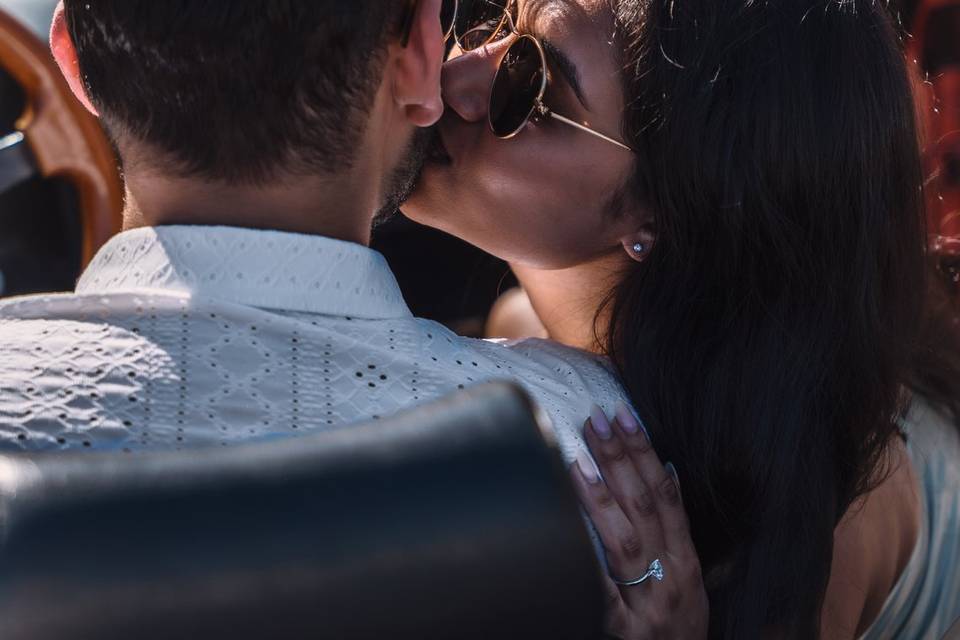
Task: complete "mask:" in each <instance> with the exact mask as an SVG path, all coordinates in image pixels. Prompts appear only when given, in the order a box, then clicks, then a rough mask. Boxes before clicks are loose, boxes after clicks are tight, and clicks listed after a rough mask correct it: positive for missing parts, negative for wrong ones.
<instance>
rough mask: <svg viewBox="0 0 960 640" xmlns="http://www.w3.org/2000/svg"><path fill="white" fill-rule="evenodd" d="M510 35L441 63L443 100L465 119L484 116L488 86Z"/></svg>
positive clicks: (476, 120)
mask: <svg viewBox="0 0 960 640" xmlns="http://www.w3.org/2000/svg"><path fill="white" fill-rule="evenodd" d="M509 40H511V38H505V39H504V40H501V41H499V42H494V43H491V44H489V45H486V46H484V47H480V48H479V49H475V50H473V51H469V52H466V53H461V54H460V55H458V56H457V57H455V58H451V59H450V60H449V61H448V62H447V63H446V64H444V65H443V76H442V81H441V82H442V87H443V101H444V102H445V103H446V105H447V106H448V107H449V108H451V109H453V110H454V111H455V112H456V113H457V115H459V116H460V117H461V118H462V119H463V120H464V121H466V122H480V121H482V120H484V119H486V117H487V108H488V106H489V104H490V87H492V86H493V78H494V77H495V76H496V74H497V69H498V68H499V66H500V60H501V59H502V58H503V55H504V53H505V52H506V48H507V47H508V46H509V42H508V41H509Z"/></svg>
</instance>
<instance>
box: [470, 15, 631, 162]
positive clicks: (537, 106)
mask: <svg viewBox="0 0 960 640" xmlns="http://www.w3.org/2000/svg"><path fill="white" fill-rule="evenodd" d="M511 22H512V21H511ZM513 33H514V35H516V36H517V39H516V40H515V41H514V42H512V43H510V46H509V47H508V48H507V50H506V51H505V52H504V54H503V57H502V58H501V59H500V63H499V66H498V67H497V74H496V75H495V76H494V79H493V84H492V85H491V86H490V102H491V104H492V103H493V88H494V87H495V86H496V83H497V78H498V77H499V76H500V70H501V69H502V67H503V61H504V60H505V59H506V57H507V56H508V55H509V54H510V49H512V48H513V47H515V46H517V44H518V43H519V42H521V41H523V40H524V39H526V40H530V41H531V42H533V44H534V46H536V48H537V53H538V54H539V55H540V65H541V67H542V69H543V72H542V73H541V74H540V75H541V76H542V78H541V81H540V88H539V90H538V91H537V97H536V98H534V100H533V104H532V105H531V106H530V111H529V113H527V115H526V117H524V119H523V120H522V121H521V122H520V124H519V125H517V128H516V129H514V130H513V131H511V132H510V133H508V134H500V133H497V130H496V128H495V127H494V124H493V114H492V113H490V109H489V108H488V109H487V122H488V124H489V125H490V130H491V131H493V135H495V136H497V137H498V138H500V139H501V140H509V139H511V138H515V137H516V136H518V135H520V132H521V131H523V129H524V127H526V126H527V124H529V122H530V121H531V120H533V121H534V122H536V121H538V120H542V119H545V118H551V119H553V120H556V121H557V122H562V123H563V124H565V125H569V126H571V127H573V128H575V129H578V130H580V131H582V132H584V133H589V134H590V135H592V136H594V137H596V138H599V139H600V140H603V141H604V142H609V143H610V144H612V145H616V146H617V147H619V148H621V149H623V150H625V151H629V152H630V153H633V152H634V151H633V149H631V148H630V147H628V146H627V145H625V144H624V143H622V142H620V141H619V140H617V139H615V138H611V137H610V136H608V135H606V134H603V133H600V132H599V131H597V130H596V129H591V128H590V127H588V126H587V125H585V124H581V123H579V122H577V121H576V120H571V119H570V118H567V117H566V116H562V115H560V114H559V113H557V112H556V111H553V110H552V109H550V107H548V106H547V105H546V104H544V102H543V96H544V95H546V93H547V86H549V78H548V75H549V67H548V66H547V54H546V52H545V51H544V49H543V44H542V43H541V42H540V39H539V38H537V37H536V36H532V35H529V34H526V33H519V32H517V31H516V30H514V31H513ZM487 44H489V43H487Z"/></svg>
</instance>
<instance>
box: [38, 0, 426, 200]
mask: <svg viewBox="0 0 960 640" xmlns="http://www.w3.org/2000/svg"><path fill="white" fill-rule="evenodd" d="M439 7H440V0H419V1H417V2H411V1H410V0H350V1H349V2H343V1H342V0H310V1H309V2H307V1H304V0H230V1H229V2H226V1H224V0H163V1H162V2H158V1H157V0H63V2H62V4H61V7H60V8H59V9H58V12H57V16H56V17H55V21H54V26H53V30H52V33H51V45H52V48H53V51H54V54H55V56H56V58H57V60H58V62H59V64H60V66H61V68H62V69H63V71H64V75H65V77H66V78H67V80H68V81H69V82H70V83H71V85H72V87H73V89H74V92H75V93H76V94H77V95H78V97H79V98H80V99H81V100H83V101H84V102H85V103H86V104H87V105H88V108H90V109H91V111H94V112H96V113H98V114H99V115H100V117H101V119H102V121H103V123H104V125H105V127H106V129H107V130H108V132H109V133H110V135H111V137H112V138H113V139H114V141H115V142H116V143H117V146H118V148H119V149H120V153H121V156H122V159H123V162H124V166H125V168H126V169H127V171H128V172H129V171H131V170H134V169H137V170H139V169H143V170H146V171H150V172H160V173H163V174H166V175H170V176H174V177H178V178H189V179H197V178H199V179H202V180H204V181H207V182H210V183H223V184H230V185H259V184H266V183H270V182H272V181H277V180H284V179H289V178H290V177H296V176H302V177H315V176H317V175H323V176H327V175H340V174H343V173H345V172H349V171H351V170H352V169H353V168H354V166H355V165H356V164H357V163H358V162H360V163H362V162H364V160H363V158H364V157H365V155H366V156H370V155H371V153H370V151H371V150H369V149H365V148H364V145H366V144H368V143H369V142H370V140H371V139H373V140H374V144H375V145H378V146H379V147H380V148H377V149H375V150H374V151H375V153H373V154H372V155H375V156H379V157H382V158H384V159H383V161H382V165H383V166H382V167H381V168H382V169H383V173H384V176H382V177H383V178H384V180H386V181H388V182H389V180H390V175H391V174H392V173H394V172H395V171H396V170H397V167H398V166H401V165H404V164H407V162H406V153H407V152H408V150H409V147H410V140H411V136H412V135H413V132H414V130H415V128H416V127H418V126H420V127H422V126H428V125H430V124H432V123H433V122H434V121H435V120H436V119H437V118H439V116H440V113H442V110H443V106H442V101H441V99H440V93H439V84H440V83H439V74H440V64H441V62H442V35H441V34H440V26H439V20H438V16H439ZM411 12H412V13H411ZM404 25H407V26H409V28H410V37H409V40H408V41H407V42H406V44H405V45H404V44H403V43H401V34H400V31H401V30H402V29H403V27H404ZM414 169H415V167H414ZM394 181H397V177H396V176H394ZM401 182H402V181H401ZM383 196H384V197H387V196H389V193H384V194H383Z"/></svg>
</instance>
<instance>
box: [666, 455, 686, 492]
mask: <svg viewBox="0 0 960 640" xmlns="http://www.w3.org/2000/svg"><path fill="white" fill-rule="evenodd" d="M663 466H664V468H665V469H666V470H667V473H669V474H670V475H671V476H672V477H673V481H674V483H676V485H677V491H679V492H680V494H681V495H683V490H682V489H681V488H680V476H679V475H677V468H676V467H675V466H673V463H672V462H668V463H667V464H665V465H663Z"/></svg>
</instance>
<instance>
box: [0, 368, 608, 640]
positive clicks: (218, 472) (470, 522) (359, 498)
mask: <svg viewBox="0 0 960 640" xmlns="http://www.w3.org/2000/svg"><path fill="white" fill-rule="evenodd" d="M0 492H2V493H0V495H2V497H3V499H2V512H0V518H2V532H3V536H4V539H3V541H2V542H3V546H2V548H0V637H2V638H4V639H7V640H14V639H19V638H30V639H31V640H43V639H45V638H98V639H99V638H103V639H112V638H117V639H121V638H122V639H124V640H129V639H133V638H137V639H138V640H144V639H150V638H164V639H169V638H198V639H214V638H271V639H276V638H310V637H312V638H337V639H340V638H520V637H523V638H538V637H544V638H551V639H553V638H595V637H599V631H600V629H601V622H602V614H603V602H602V588H601V583H600V570H599V566H598V563H597V562H596V558H595V555H594V552H593V547H592V545H591V543H590V541H589V537H588V535H587V533H586V528H585V526H584V524H583V521H582V519H581V517H580V512H579V508H578V506H577V503H576V500H575V497H574V495H573V493H572V490H571V488H570V487H569V484H568V482H567V477H566V471H565V469H564V466H563V463H562V461H561V459H560V457H559V455H558V453H557V451H556V450H555V447H554V446H553V445H552V444H551V443H550V437H549V435H547V432H546V431H544V430H543V429H542V425H540V424H538V421H537V419H536V417H535V412H534V411H533V409H532V406H531V403H530V401H529V400H528V399H527V397H526V396H525V395H524V394H523V393H522V392H521V391H519V390H518V389H517V388H515V387H512V386H509V385H506V384H491V385H485V386H480V387H476V388H474V389H471V390H468V391H466V392H464V393H461V394H458V395H456V396H454V397H452V398H450V399H447V400H444V401H441V402H439V403H437V404H434V405H431V406H426V407H423V408H420V409H416V410H413V411H410V412H408V413H405V414H402V415H400V416H397V417H395V418H392V419H387V420H380V421H376V422H372V423H369V424H363V425H358V426H352V427H344V428H341V429H338V430H336V431H331V432H327V433H323V434H320V435H315V436H309V437H302V438H297V439H285V440H282V441H275V442H269V443H261V444H256V445H251V446H246V447H244V448H238V449H232V450H226V449H224V450H195V451H190V452H182V453H169V454H151V455H140V456H136V455H123V454H115V455H104V454H97V455H90V454H71V455H65V456H64V455H49V456H32V457H28V458H24V457H16V456H7V457H0Z"/></svg>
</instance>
